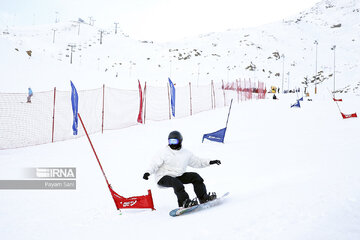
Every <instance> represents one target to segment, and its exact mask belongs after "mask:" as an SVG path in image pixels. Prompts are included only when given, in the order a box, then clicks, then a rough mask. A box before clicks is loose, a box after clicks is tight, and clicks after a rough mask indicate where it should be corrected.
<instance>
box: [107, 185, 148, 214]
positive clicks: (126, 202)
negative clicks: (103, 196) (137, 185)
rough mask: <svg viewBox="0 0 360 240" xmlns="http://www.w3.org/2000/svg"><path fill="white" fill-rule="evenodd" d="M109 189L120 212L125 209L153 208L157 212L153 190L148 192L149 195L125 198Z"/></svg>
mask: <svg viewBox="0 0 360 240" xmlns="http://www.w3.org/2000/svg"><path fill="white" fill-rule="evenodd" d="M109 189H110V192H111V195H112V197H113V199H114V202H115V205H116V208H117V209H118V210H119V209H124V208H151V209H152V210H155V208H154V202H153V199H152V194H151V190H148V195H144V196H137V197H129V198H125V197H122V196H120V195H119V194H117V193H116V192H115V191H114V190H112V188H111V186H109Z"/></svg>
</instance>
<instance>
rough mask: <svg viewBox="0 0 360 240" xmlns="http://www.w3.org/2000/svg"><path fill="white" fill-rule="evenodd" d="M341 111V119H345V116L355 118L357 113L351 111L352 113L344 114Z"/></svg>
mask: <svg viewBox="0 0 360 240" xmlns="http://www.w3.org/2000/svg"><path fill="white" fill-rule="evenodd" d="M340 113H341V116H342V117H343V119H347V118H357V115H356V113H353V114H344V113H342V112H340Z"/></svg>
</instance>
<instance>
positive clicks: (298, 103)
mask: <svg viewBox="0 0 360 240" xmlns="http://www.w3.org/2000/svg"><path fill="white" fill-rule="evenodd" d="M293 107H298V108H299V107H300V102H299V100H296V103H294V104H293V105H291V106H290V108H293Z"/></svg>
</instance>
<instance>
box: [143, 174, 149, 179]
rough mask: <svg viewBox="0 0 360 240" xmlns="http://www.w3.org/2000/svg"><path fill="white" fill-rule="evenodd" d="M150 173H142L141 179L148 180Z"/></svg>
mask: <svg viewBox="0 0 360 240" xmlns="http://www.w3.org/2000/svg"><path fill="white" fill-rule="evenodd" d="M149 176H150V173H148V172H146V173H144V176H143V179H145V180H149Z"/></svg>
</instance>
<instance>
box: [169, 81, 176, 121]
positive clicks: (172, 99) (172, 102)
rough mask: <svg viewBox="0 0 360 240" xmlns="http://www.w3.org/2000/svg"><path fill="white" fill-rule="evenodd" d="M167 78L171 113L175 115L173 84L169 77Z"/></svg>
mask: <svg viewBox="0 0 360 240" xmlns="http://www.w3.org/2000/svg"><path fill="white" fill-rule="evenodd" d="M168 79H169V85H170V96H171V101H170V102H171V112H172V115H173V116H174V117H175V86H174V84H173V83H172V81H171V79H170V78H168Z"/></svg>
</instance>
